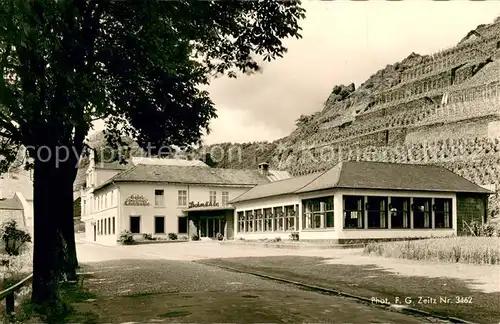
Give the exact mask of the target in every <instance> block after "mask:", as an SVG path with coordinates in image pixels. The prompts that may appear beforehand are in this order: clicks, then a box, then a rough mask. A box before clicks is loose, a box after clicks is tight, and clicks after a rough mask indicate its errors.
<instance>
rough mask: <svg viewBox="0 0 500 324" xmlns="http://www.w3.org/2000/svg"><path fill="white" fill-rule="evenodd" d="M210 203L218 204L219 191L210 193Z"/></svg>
mask: <svg viewBox="0 0 500 324" xmlns="http://www.w3.org/2000/svg"><path fill="white" fill-rule="evenodd" d="M209 194H210V203H211V204H215V203H216V202H217V191H210V193H209Z"/></svg>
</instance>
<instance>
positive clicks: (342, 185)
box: [230, 162, 491, 242]
mask: <svg viewBox="0 0 500 324" xmlns="http://www.w3.org/2000/svg"><path fill="white" fill-rule="evenodd" d="M490 193H491V191H489V190H486V189H484V188H482V187H480V186H478V185H476V184H474V183H472V182H470V181H468V180H466V179H464V178H462V177H460V176H458V175H456V174H454V173H452V172H451V171H448V170H446V169H443V168H440V167H436V166H428V165H414V164H392V163H378V162H342V163H339V164H338V165H336V166H335V167H333V168H331V169H330V170H328V171H326V172H320V173H315V174H309V175H306V176H302V177H297V178H291V179H287V180H282V181H277V182H273V183H268V184H263V185H259V186H256V187H254V188H252V189H250V190H249V191H247V192H245V193H244V194H242V195H241V196H239V197H237V198H235V199H233V200H231V201H230V203H231V204H232V205H233V206H234V207H235V210H234V232H235V238H245V239H262V238H276V237H281V238H283V239H284V238H289V236H290V234H291V233H299V238H300V240H317V239H321V240H332V241H337V242H350V241H357V240H369V239H394V238H407V237H432V236H449V235H457V234H460V232H461V230H462V228H464V227H466V224H467V223H470V222H471V221H472V220H477V221H479V222H485V221H486V217H487V216H486V215H487V210H486V206H487V197H488V194H490Z"/></svg>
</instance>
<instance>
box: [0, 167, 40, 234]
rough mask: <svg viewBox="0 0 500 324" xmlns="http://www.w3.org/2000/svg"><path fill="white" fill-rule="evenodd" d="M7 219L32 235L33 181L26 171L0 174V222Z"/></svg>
mask: <svg viewBox="0 0 500 324" xmlns="http://www.w3.org/2000/svg"><path fill="white" fill-rule="evenodd" d="M9 219H14V220H16V222H17V224H18V226H19V227H20V228H22V229H25V230H26V231H28V233H30V234H31V236H32V237H33V181H32V180H31V175H30V172H28V171H20V172H15V173H14V172H7V173H5V174H2V175H1V176H0V224H1V223H3V222H5V221H7V220H9Z"/></svg>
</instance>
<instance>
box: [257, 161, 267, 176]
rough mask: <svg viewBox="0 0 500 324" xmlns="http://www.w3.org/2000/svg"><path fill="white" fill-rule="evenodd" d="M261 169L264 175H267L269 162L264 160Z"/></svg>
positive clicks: (260, 165)
mask: <svg viewBox="0 0 500 324" xmlns="http://www.w3.org/2000/svg"><path fill="white" fill-rule="evenodd" d="M259 171H260V174H262V175H267V174H268V173H269V163H267V162H262V163H260V164H259Z"/></svg>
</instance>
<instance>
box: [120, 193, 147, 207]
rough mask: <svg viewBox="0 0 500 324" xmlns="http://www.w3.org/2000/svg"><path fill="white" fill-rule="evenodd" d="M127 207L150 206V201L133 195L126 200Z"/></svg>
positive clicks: (141, 196)
mask: <svg viewBox="0 0 500 324" xmlns="http://www.w3.org/2000/svg"><path fill="white" fill-rule="evenodd" d="M125 206H149V201H148V200H147V199H146V198H144V196H143V195H132V196H130V197H128V198H127V199H125Z"/></svg>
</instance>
